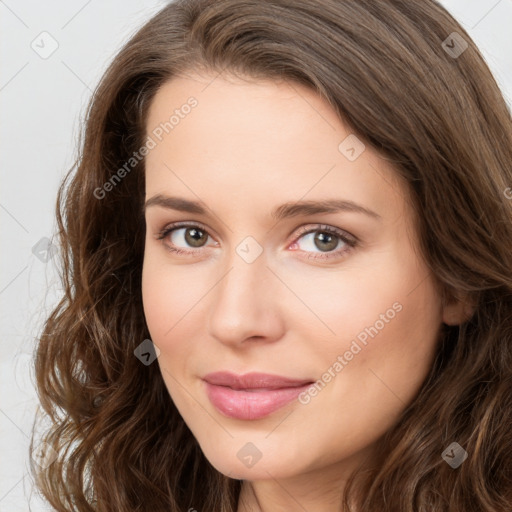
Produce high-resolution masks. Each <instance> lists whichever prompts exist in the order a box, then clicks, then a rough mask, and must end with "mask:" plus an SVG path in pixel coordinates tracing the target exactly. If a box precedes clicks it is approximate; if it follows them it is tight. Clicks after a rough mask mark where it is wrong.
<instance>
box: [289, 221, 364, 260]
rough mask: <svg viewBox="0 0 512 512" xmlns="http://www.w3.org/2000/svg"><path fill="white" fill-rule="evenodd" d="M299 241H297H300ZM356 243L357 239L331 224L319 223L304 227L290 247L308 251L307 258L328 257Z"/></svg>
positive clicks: (339, 254) (341, 252)
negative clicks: (318, 224)
mask: <svg viewBox="0 0 512 512" xmlns="http://www.w3.org/2000/svg"><path fill="white" fill-rule="evenodd" d="M301 240H302V242H300V243H299V241H301ZM356 245H357V239H356V238H355V237H354V236H353V235H350V234H349V233H347V232H346V231H343V230H341V229H338V228H335V227H333V226H326V225H320V226H315V227H313V228H311V227H309V228H308V227H307V226H306V227H304V228H301V230H300V236H299V238H297V239H296V240H295V242H293V243H292V245H291V246H290V248H292V250H296V249H297V248H299V249H300V250H301V251H305V252H310V253H311V254H310V255H309V256H308V259H311V258H312V259H328V258H335V257H339V256H342V255H344V254H345V253H346V252H348V251H350V250H351V249H352V248H354V247H355V246H356Z"/></svg>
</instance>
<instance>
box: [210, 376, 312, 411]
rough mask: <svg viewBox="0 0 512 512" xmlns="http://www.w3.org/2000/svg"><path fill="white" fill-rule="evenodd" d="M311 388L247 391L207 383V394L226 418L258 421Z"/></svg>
mask: <svg viewBox="0 0 512 512" xmlns="http://www.w3.org/2000/svg"><path fill="white" fill-rule="evenodd" d="M310 386H311V383H310V384H305V385H304V386H299V387H292V388H280V389H267V390H261V391H259V390H254V391H246V390H240V389H232V388H228V387H226V386H216V385H214V384H210V383H209V382H206V393H207V395H208V398H209V399H210V402H211V403H212V404H213V405H214V406H215V407H216V408H217V410H218V411H220V412H221V413H222V414H224V415H225V416H228V417H230V418H236V419H239V420H257V419H259V418H263V417H265V416H268V415H269V414H272V413H273V412H274V411H277V410H278V409H280V408H281V407H284V406H285V405H286V404H289V403H290V402H292V401H293V400H294V399H296V398H297V397H298V396H299V395H300V394H301V393H302V392H303V391H305V390H306V389H308V388H309V387H310Z"/></svg>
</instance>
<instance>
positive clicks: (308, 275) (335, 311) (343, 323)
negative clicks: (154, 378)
mask: <svg viewBox="0 0 512 512" xmlns="http://www.w3.org/2000/svg"><path fill="white" fill-rule="evenodd" d="M191 96H193V97H194V98H195V99H196V100H197V106H195V108H193V109H190V111H189V113H188V114H187V115H183V116H182V118H180V120H179V122H178V123H177V124H176V125H175V126H174V127H173V129H172V130H168V132H169V133H167V134H165V136H164V137H162V140H161V141H157V142H158V143H157V145H156V147H154V148H153V149H151V151H150V152H149V154H148V155H147V157H146V200H150V199H151V198H153V197H154V196H156V195H162V196H164V195H166V196H173V197H179V198H183V199H187V200H190V201H198V202H200V203H201V205H202V206H203V207H204V208H205V213H190V212H184V211H178V210H174V209H170V208H166V207H164V206H161V205H158V204H153V205H151V206H149V205H148V207H147V208H146V227H147V230H146V231H147V235H146V247H145V255H144V266H143V278H142V292H143V302H144V312H145V316H146V320H147V325H148V328H149V331H150V334H151V339H152V340H153V342H154V343H155V345H156V346H157V347H158V348H159V350H160V355H159V357H158V359H157V362H158V364H159V366H160V369H161V373H162V377H163V379H164V381H165V385H166V387H167V389H168V390H169V393H170V396H171V397H172V400H173V402H174V403H175V404H176V407H177V408H178V410H179V411H180V413H181V415H182V417H183V419H184V420H185V422H186V423H187V425H188V426H189V428H190V430H191V431H192V432H193V434H194V436H195V437H196V439H197V441H198V443H199V444H200V446H201V449H202V450H203V452H204V454H205V456H206V457H207V458H208V460H209V461H210V462H211V464H212V465H213V466H214V467H215V468H216V469H218V470H219V471H220V472H222V473H223V474H225V475H228V476H229V477H231V478H236V479H242V480H244V482H243V486H242V494H241V499H240V502H239V507H238V512H248V511H251V512H253V511H272V512H278V511H287V512H290V511H295V510H297V511H299V510H300V511H303V510H314V511H315V512H324V511H329V512H332V511H333V510H341V505H340V493H341V490H342V489H343V486H344V482H345V481H346V479H347V477H348V476H349V474H350V472H351V471H353V470H354V468H355V467H356V466H357V465H358V464H361V463H363V462H364V461H365V459H367V460H371V457H372V453H373V450H374V449H375V447H376V446H377V444H378V442H379V439H380V438H381V437H382V436H383V434H384V433H385V432H386V431H387V430H388V429H389V428H390V427H392V426H393V425H394V424H395V422H396V421H397V420H398V418H399V416H400V414H401V413H402V411H403V410H404V409H405V408H406V406H407V405H408V404H409V403H410V402H411V401H412V400H413V399H414V397H415V396H416V394H417V392H418V390H419V388H420V386H421V385H422V383H423V381H424V379H425V377H426V375H427V373H428V371H429V368H430V367H431V365H432V362H433V358H434V356H435V351H436V345H437V343H436V342H437V339H438V333H439V328H440V327H441V324H442V322H444V323H447V324H457V323H459V322H460V321H462V319H463V316H464V305H463V303H462V302H460V301H452V302H449V303H448V304H446V305H443V304H442V302H441V298H440V295H439V293H438V289H437V287H436V286H435V284H434V281H433V278H432V275H431V273H430V272H429V269H428V267H427V266H426V264H425V262H424V261H423V259H422V257H421V255H420V252H419V250H418V242H417V237H416V228H415V226H414V225H413V222H412V219H413V212H412V210H411V204H410V201H408V199H407V197H408V196H407V189H406V187H405V186H404V184H403V183H402V182H401V181H400V180H399V178H398V175H397V173H396V171H394V170H393V168H392V166H391V164H390V163H389V162H387V161H385V160H384V159H383V158H382V157H380V156H379V155H378V154H377V153H376V152H375V151H374V150H373V149H372V148H370V147H369V146H368V145H366V148H365V149H364V150H363V151H362V153H361V154H360V155H359V156H358V157H357V158H356V159H355V160H354V161H351V160H350V159H349V158H347V157H346V156H345V154H344V153H343V148H344V146H343V145H342V151H340V149H339V145H340V143H342V141H344V140H345V139H346V137H348V136H349V135H351V131H350V130H349V129H348V128H347V127H346V126H345V124H344V123H342V122H341V121H340V120H339V118H338V117H337V116H336V114H335V112H334V111H333V110H332V109H331V107H330V106H329V104H328V103H327V102H326V101H325V100H324V99H322V98H321V97H320V96H319V95H317V94H316V93H315V92H314V91H312V90H309V89H308V88H306V87H304V86H301V85H298V84H295V83H293V84H292V83H289V82H284V81H283V82H275V81H256V80H251V79H247V80H242V79H240V78H235V77H233V76H231V75H226V74H224V75H213V74H211V75H210V74H207V73H204V74H202V75H199V74H190V75H186V76H184V75H183V76H180V77H175V78H173V79H172V80H170V81H169V82H167V83H166V84H164V86H162V88H161V89H160V90H159V91H158V93H157V94H156V96H155V98H154V100H153V103H152V104H151V107H150V111H149V116H148V120H147V134H148V135H150V134H151V133H152V131H153V130H154V129H155V127H158V126H159V125H160V123H162V122H165V121H166V120H168V119H169V116H170V115H171V114H172V112H173V111H174V110H175V109H179V108H180V107H181V106H182V105H184V104H186V103H187V99H188V98H189V97H191ZM187 111H188V109H187ZM352 140H353V139H352ZM330 199H341V200H346V201H351V202H353V203H357V205H359V206H362V207H364V208H366V209H368V210H371V211H372V212H374V214H376V215H371V214H367V213H364V212H361V211H347V210H341V211H336V212H330V213H309V214H308V213H301V214H299V215H295V216H291V217H285V218H283V219H281V220H279V221H276V220H275V219H274V218H273V217H272V216H271V212H272V211H273V210H274V209H275V208H277V207H279V206H280V205H282V204H283V203H287V202H290V203H292V204H293V203H296V202H297V201H299V200H300V201H306V200H307V201H321V202H324V203H325V201H327V200H330ZM175 222H182V223H186V224H192V227H190V226H186V227H183V226H179V227H177V228H176V229H175V230H174V231H173V232H171V233H168V234H167V235H166V236H165V237H164V238H163V239H158V238H159V234H160V233H161V232H162V230H164V228H168V227H169V226H170V225H171V224H172V223H175ZM194 226H195V228H196V229H199V231H194ZM326 226H327V227H329V228H334V229H338V230H341V233H342V234H343V236H346V235H345V234H344V233H347V234H349V235H350V237H351V238H350V240H352V241H353V240H354V239H355V240H356V241H357V243H356V244H355V245H354V246H351V244H350V243H348V242H346V241H343V239H342V238H338V236H337V235H336V234H331V233H327V234H326V233H325V231H322V230H323V229H325V227H326ZM306 231H310V233H308V234H305V232H306ZM329 235H330V238H329ZM347 236H348V235H347ZM246 237H252V238H250V239H248V240H246ZM315 237H316V240H315ZM253 239H254V240H253ZM243 241H244V243H243V244H242V245H241V247H242V248H243V249H244V251H245V252H244V251H242V252H240V250H239V251H238V252H237V247H239V244H241V242H243ZM246 244H247V245H246ZM169 247H174V248H177V249H182V250H183V251H185V253H180V254H178V253H175V252H171V251H170V250H169ZM258 250H261V251H262V252H261V254H260V255H259V256H258V257H257V258H256V259H255V260H254V261H252V262H250V263H248V262H247V261H246V259H247V258H244V257H242V256H241V255H240V254H242V255H243V254H250V255H255V254H256V253H255V252H254V251H258ZM329 256H330V257H329ZM396 303H398V304H400V305H401V309H400V311H399V312H397V313H396V315H394V317H393V319H391V320H389V321H388V322H386V323H385V325H384V327H383V328H381V329H379V332H378V334H377V335H376V336H374V337H373V338H368V342H367V344H366V345H364V346H363V347H362V349H361V350H360V351H359V352H358V353H357V354H356V355H354V356H353V358H352V359H351V360H350V361H347V364H346V365H344V366H343V369H342V370H341V371H338V372H334V373H335V376H334V377H332V373H333V372H332V370H331V380H330V381H329V382H328V383H327V384H326V385H325V386H324V387H323V388H322V389H321V390H320V391H319V392H318V393H317V394H316V396H313V397H312V398H311V399H310V401H309V402H308V403H307V404H304V403H301V402H299V401H297V400H294V401H293V402H292V403H290V404H288V405H286V406H285V407H283V408H281V409H279V410H278V411H276V412H274V413H272V414H270V415H268V416H266V417H264V418H261V419H258V420H238V419H233V418H229V417H227V416H224V415H223V414H221V413H220V412H219V411H218V410H217V409H216V408H215V407H214V406H213V405H212V404H211V403H210V401H209V399H208V397H207V395H206V392H205V383H204V381H203V380H202V377H203V376H204V375H206V374H207V373H209V372H213V371H219V370H229V371H231V372H234V373H238V374H243V373H247V372H254V371H257V372H265V373H272V374H277V375H282V376H286V377H291V378H297V379H311V380H313V381H316V380H317V379H322V375H324V374H325V372H326V371H327V370H328V369H329V368H332V367H333V365H334V363H335V362H336V361H337V360H338V359H337V358H338V356H340V355H342V356H343V354H345V353H346V351H347V350H349V348H350V345H351V343H352V341H353V340H354V339H356V337H357V335H358V334H360V333H361V332H362V331H364V329H365V328H368V327H370V326H373V325H375V324H376V321H377V320H379V318H382V317H381V316H380V315H382V314H385V312H386V311H387V310H389V309H390V308H392V305H393V304H396ZM379 325H380V324H379ZM338 361H339V360H338ZM324 378H325V377H324ZM247 443H252V445H254V447H256V449H257V450H256V449H254V448H253V447H252V445H249V447H246V448H245V450H253V452H254V457H255V458H256V457H257V456H258V455H259V454H261V458H260V459H259V460H258V461H257V462H256V463H255V464H254V465H252V466H251V467H249V466H248V465H247V464H246V463H244V461H243V458H242V457H240V458H239V457H238V456H237V453H238V452H239V451H240V450H241V449H242V448H243V447H244V446H245V445H246V444H247ZM439 449H440V453H441V451H442V447H440V448H439ZM242 453H245V452H242ZM251 453H252V452H251ZM196 508H198V509H199V508H200V504H198V506H197V507H196Z"/></svg>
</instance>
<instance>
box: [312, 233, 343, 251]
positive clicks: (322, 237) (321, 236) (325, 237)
mask: <svg viewBox="0 0 512 512" xmlns="http://www.w3.org/2000/svg"><path fill="white" fill-rule="evenodd" d="M316 242H320V243H321V244H325V243H327V244H329V242H331V245H330V246H328V247H327V248H326V247H325V246H324V247H322V246H320V247H318V246H317V247H318V249H320V250H321V251H324V252H326V251H330V250H333V249H335V248H336V245H337V244H338V242H337V240H336V238H335V237H334V236H333V235H331V234H329V233H321V232H320V233H318V234H317V235H315V244H316ZM332 242H334V244H333V243H332Z"/></svg>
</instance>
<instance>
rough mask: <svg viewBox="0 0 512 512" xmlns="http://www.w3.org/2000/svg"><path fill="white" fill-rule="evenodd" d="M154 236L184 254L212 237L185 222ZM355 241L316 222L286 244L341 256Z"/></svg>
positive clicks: (317, 255)
mask: <svg viewBox="0 0 512 512" xmlns="http://www.w3.org/2000/svg"><path fill="white" fill-rule="evenodd" d="M157 239H158V240H161V241H162V243H163V244H164V245H165V247H166V249H168V250H169V251H171V252H173V253H175V254H183V255H193V254H197V253H198V251H201V250H202V249H203V248H204V247H207V243H208V240H209V239H211V240H213V238H212V237H211V236H210V235H209V234H208V231H207V229H206V228H205V227H203V226H202V225H200V224H191V223H186V222H183V223H176V224H172V225H170V226H167V227H165V228H164V229H162V231H160V233H159V234H158V236H157ZM166 240H168V242H169V243H168V242H166ZM357 243H358V240H357V239H356V238H355V237H354V236H353V235H350V234H349V233H347V232H346V231H343V230H341V229H339V228H335V227H333V226H327V225H316V226H314V227H311V226H309V227H308V226H304V227H302V228H300V230H299V236H298V238H296V239H295V241H294V242H293V243H292V244H291V245H290V246H289V248H290V249H291V250H292V251H295V250H297V249H299V250H300V251H301V252H306V253H309V255H308V259H328V258H335V257H341V256H343V255H344V254H345V253H347V252H348V251H350V250H351V249H352V248H354V247H355V246H356V245H357ZM211 245H218V243H217V242H215V243H214V244H211Z"/></svg>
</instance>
